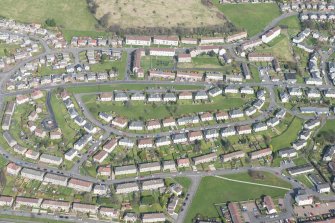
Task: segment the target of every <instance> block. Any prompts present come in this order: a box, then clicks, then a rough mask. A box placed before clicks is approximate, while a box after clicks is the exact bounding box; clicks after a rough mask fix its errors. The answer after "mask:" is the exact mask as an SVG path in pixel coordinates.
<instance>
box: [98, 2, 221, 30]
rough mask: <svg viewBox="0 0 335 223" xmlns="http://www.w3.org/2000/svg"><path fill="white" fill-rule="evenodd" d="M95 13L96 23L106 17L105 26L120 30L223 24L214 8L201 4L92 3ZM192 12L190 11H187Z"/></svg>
mask: <svg viewBox="0 0 335 223" xmlns="http://www.w3.org/2000/svg"><path fill="white" fill-rule="evenodd" d="M95 2H96V3H97V5H98V8H97V11H96V13H95V15H96V17H97V18H98V19H100V18H102V17H103V16H104V15H107V14H110V16H108V17H107V23H108V26H111V25H119V26H120V27H121V28H139V27H141V28H142V27H165V28H170V27H178V26H182V27H185V28H192V27H205V26H210V25H219V24H223V23H224V20H222V19H219V18H218V17H217V16H216V13H217V12H218V10H217V9H216V8H214V7H213V8H207V7H206V6H204V5H203V4H202V3H201V1H194V0H184V1H179V0H169V1H155V0H142V1H131V0H118V1H109V0H96V1H95ZM190 9H192V10H190Z"/></svg>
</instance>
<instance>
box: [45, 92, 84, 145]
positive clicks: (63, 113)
mask: <svg viewBox="0 0 335 223" xmlns="http://www.w3.org/2000/svg"><path fill="white" fill-rule="evenodd" d="M51 106H52V109H53V111H54V114H55V119H56V122H57V124H58V127H59V128H60V129H61V130H62V133H63V142H64V144H65V145H69V146H72V144H73V143H74V142H75V140H76V139H78V137H80V134H79V129H80V128H79V127H78V126H77V125H75V123H74V122H73V121H72V120H71V118H70V116H69V114H68V111H67V110H66V108H65V105H64V104H63V102H62V101H61V100H60V99H57V98H56V95H55V94H52V95H51Z"/></svg>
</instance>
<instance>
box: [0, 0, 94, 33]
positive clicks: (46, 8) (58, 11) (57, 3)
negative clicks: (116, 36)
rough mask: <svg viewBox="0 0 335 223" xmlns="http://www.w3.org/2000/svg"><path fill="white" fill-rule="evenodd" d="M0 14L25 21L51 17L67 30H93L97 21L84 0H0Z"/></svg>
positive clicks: (43, 20)
mask: <svg viewBox="0 0 335 223" xmlns="http://www.w3.org/2000/svg"><path fill="white" fill-rule="evenodd" d="M0 16H4V17H7V18H12V19H15V20H18V21H20V22H27V23H30V22H35V23H44V22H45V20H46V19H48V18H53V19H55V20H56V24H57V25H58V26H61V27H63V28H65V29H67V30H82V31H90V30H95V25H96V23H97V22H96V19H95V18H94V16H93V15H92V14H91V13H90V12H89V10H88V8H87V4H86V1H85V0H1V1H0Z"/></svg>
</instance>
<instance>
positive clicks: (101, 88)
mask: <svg viewBox="0 0 335 223" xmlns="http://www.w3.org/2000/svg"><path fill="white" fill-rule="evenodd" d="M148 88H166V89H176V90H199V89H202V88H203V87H202V86H195V85H171V84H160V85H157V84H141V83H136V84H101V85H99V84H97V85H95V86H84V87H83V86H78V87H69V88H67V89H68V91H69V92H72V93H74V94H78V93H94V92H108V91H114V90H146V89H148Z"/></svg>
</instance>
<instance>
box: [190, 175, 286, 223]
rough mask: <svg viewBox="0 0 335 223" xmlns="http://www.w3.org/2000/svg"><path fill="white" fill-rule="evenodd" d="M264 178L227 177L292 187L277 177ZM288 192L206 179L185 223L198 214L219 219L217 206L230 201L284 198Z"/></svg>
mask: <svg viewBox="0 0 335 223" xmlns="http://www.w3.org/2000/svg"><path fill="white" fill-rule="evenodd" d="M264 176H265V177H264V179H263V180H255V179H253V178H252V177H250V176H249V175H248V174H247V173H241V174H231V175H225V177H226V178H230V179H238V180H243V181H248V182H255V181H257V183H263V184H268V185H273V186H285V187H288V188H290V187H291V186H290V185H289V184H288V183H287V182H285V181H283V180H281V179H279V178H277V177H276V176H275V175H272V174H267V173H264ZM286 192H287V190H283V189H276V188H269V187H262V186H257V185H248V184H243V183H238V182H231V181H227V180H224V179H220V178H216V177H212V176H210V177H204V178H202V180H201V183H200V185H199V187H198V191H197V193H196V195H195V197H194V199H193V201H192V204H191V206H190V209H189V211H188V213H187V217H186V220H185V223H191V222H192V219H193V218H194V217H195V216H196V215H197V214H200V215H202V216H207V217H219V216H218V212H217V209H216V207H215V204H220V203H226V202H228V201H246V200H253V199H256V198H260V197H261V196H262V195H270V196H272V197H273V198H276V197H283V196H284V195H285V193H286Z"/></svg>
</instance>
